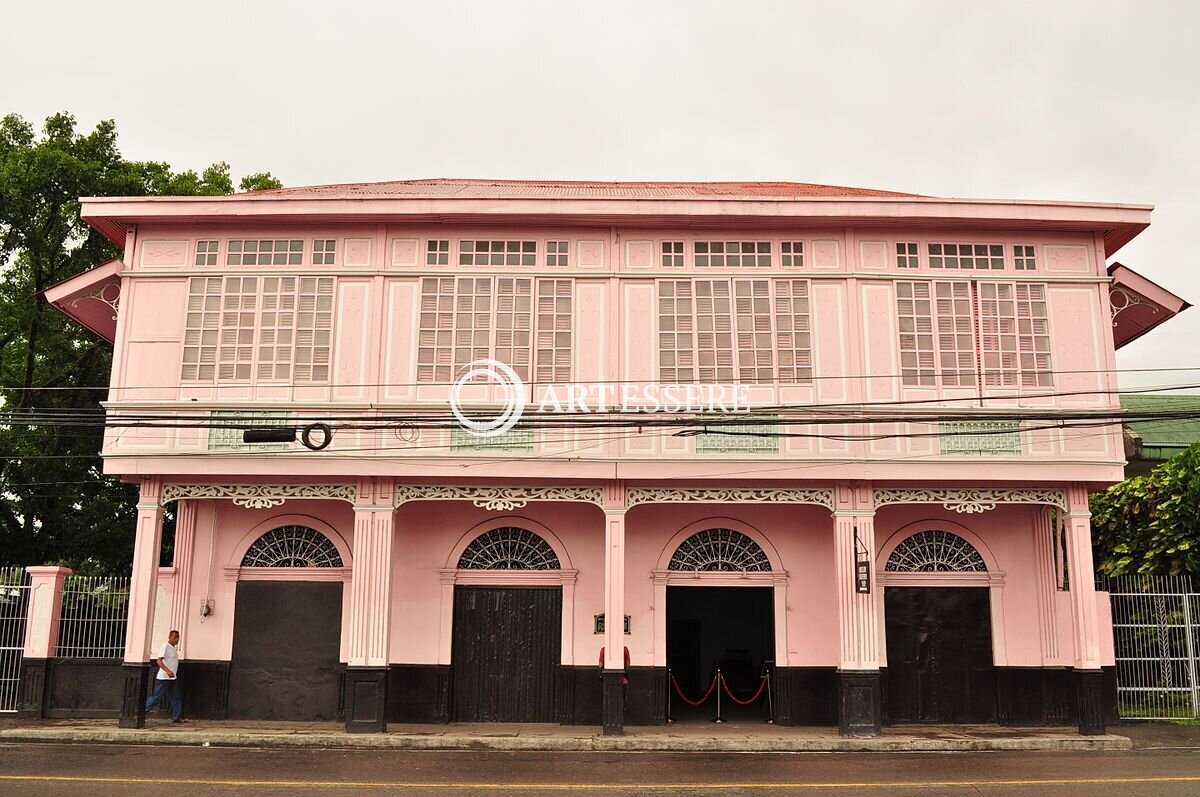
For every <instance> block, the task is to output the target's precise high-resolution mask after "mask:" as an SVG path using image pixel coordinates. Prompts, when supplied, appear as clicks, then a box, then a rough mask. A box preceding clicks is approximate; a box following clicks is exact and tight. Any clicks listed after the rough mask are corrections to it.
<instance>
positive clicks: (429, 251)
mask: <svg viewBox="0 0 1200 797" xmlns="http://www.w3.org/2000/svg"><path fill="white" fill-rule="evenodd" d="M425 264H426V265H429V266H446V265H449V264H450V242H449V241H434V240H430V241H428V242H427V243H426V245H425Z"/></svg>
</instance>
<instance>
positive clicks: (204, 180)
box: [0, 113, 280, 571]
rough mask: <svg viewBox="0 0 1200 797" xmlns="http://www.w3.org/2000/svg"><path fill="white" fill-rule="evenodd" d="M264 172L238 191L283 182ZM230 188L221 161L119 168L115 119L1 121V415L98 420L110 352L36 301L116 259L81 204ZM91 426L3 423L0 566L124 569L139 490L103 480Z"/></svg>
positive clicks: (133, 164) (61, 116) (248, 179)
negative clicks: (85, 124) (84, 128)
mask: <svg viewBox="0 0 1200 797" xmlns="http://www.w3.org/2000/svg"><path fill="white" fill-rule="evenodd" d="M277 187H280V183H279V181H278V180H276V179H275V178H274V177H272V176H271V175H270V174H269V173H265V172H264V173H259V174H253V175H250V176H248V177H246V178H244V179H243V180H242V181H241V188H242V190H260V189H264V188H277ZM232 192H233V179H232V177H231V176H230V169H229V164H227V163H223V162H221V163H215V164H213V165H211V166H209V167H208V168H207V169H205V170H204V171H203V172H201V173H199V174H197V173H196V172H194V171H190V170H189V171H181V172H176V171H173V170H172V169H171V167H170V166H169V165H168V164H166V163H160V162H138V161H129V160H125V159H124V158H123V157H122V156H121V153H120V151H119V150H118V149H117V132H116V125H115V124H114V123H113V122H112V121H111V120H110V121H103V122H100V123H99V124H98V125H96V128H95V129H94V130H92V131H90V132H80V131H78V130H76V123H75V119H74V117H72V116H71V115H70V114H66V113H60V114H56V115H54V116H51V117H50V118H48V119H47V120H46V122H45V124H44V125H43V127H42V129H41V131H40V132H39V131H36V130H35V129H34V127H33V125H31V124H30V123H29V122H27V121H26V120H25V119H23V118H21V117H20V116H17V115H9V116H6V117H4V118H3V119H2V120H0V402H2V403H3V409H4V411H5V412H16V413H20V412H23V411H31V410H34V409H36V410H50V411H52V412H59V413H62V414H64V415H66V416H75V417H77V416H79V415H80V414H81V413H87V412H94V411H96V410H97V408H98V406H99V401H101V400H103V399H104V398H105V395H106V391H105V390H103V389H94V388H95V387H96V386H106V385H107V384H108V379H109V372H110V369H111V365H112V350H111V347H110V344H108V343H107V342H105V341H103V340H100V339H98V338H96V337H95V336H94V335H93V334H92V333H90V332H88V331H87V330H85V329H83V328H82V327H80V326H79V325H78V324H76V323H75V322H73V321H71V320H70V319H68V318H67V317H66V316H64V315H63V314H62V313H59V312H58V311H57V310H55V309H54V308H52V307H49V306H48V305H47V304H46V303H45V302H44V301H42V300H41V298H40V293H41V292H42V291H43V290H45V289H46V288H48V287H50V286H52V285H54V284H55V283H57V282H60V281H62V280H64V279H67V278H68V277H71V276H74V275H75V274H78V273H79V272H81V271H84V270H85V269H87V268H90V267H91V266H93V265H96V264H98V263H102V262H104V261H105V260H108V259H110V258H113V257H118V256H119V255H120V252H118V251H117V249H116V247H114V246H113V245H112V243H111V242H109V241H108V240H107V239H105V238H104V237H103V236H101V235H99V234H98V233H96V232H95V231H94V230H92V229H90V228H89V227H88V226H87V225H86V224H84V223H83V222H82V221H81V220H80V218H79V202H78V199H79V197H85V196H150V195H186V196H193V195H209V196H215V195H220V194H228V193H232ZM100 444H101V430H100V429H99V428H96V427H85V426H73V427H72V426H64V425H43V426H37V427H32V428H27V427H24V426H22V425H20V424H13V425H11V426H0V564H18V565H28V564H41V563H47V562H63V563H66V564H70V565H72V566H76V567H81V568H84V569H88V570H91V571H122V570H127V569H128V567H129V561H130V558H131V555H132V545H133V531H134V520H133V506H134V503H135V502H136V492H135V490H134V489H133V488H132V487H130V486H128V485H123V484H120V483H119V482H117V481H116V480H115V479H111V478H108V477H105V476H104V475H103V473H102V469H101V461H100V458H99V456H98V452H99V450H100Z"/></svg>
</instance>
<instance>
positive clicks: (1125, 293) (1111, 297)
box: [1108, 285, 1161, 327]
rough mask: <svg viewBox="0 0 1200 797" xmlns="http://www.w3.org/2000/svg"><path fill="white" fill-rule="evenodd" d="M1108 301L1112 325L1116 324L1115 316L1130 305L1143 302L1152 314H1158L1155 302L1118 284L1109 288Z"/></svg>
mask: <svg viewBox="0 0 1200 797" xmlns="http://www.w3.org/2000/svg"><path fill="white" fill-rule="evenodd" d="M1108 302H1109V305H1110V306H1111V307H1112V325H1113V326H1114V327H1115V326H1116V325H1117V316H1119V315H1120V314H1121V313H1122V312H1124V311H1125V310H1128V309H1129V308H1130V307H1136V306H1137V305H1140V304H1144V305H1145V306H1146V307H1149V308H1150V312H1151V313H1153V314H1154V315H1158V313H1159V310H1160V309H1161V308H1160V307H1159V306H1158V305H1157V304H1155V303H1154V302H1152V301H1150V300H1149V299H1145V298H1143V297H1142V296H1141V295H1140V294H1137V293H1134V292H1133V291H1130V290H1126V289H1125V288H1123V287H1121V286H1120V285H1114V286H1113V287H1112V288H1110V289H1109V291H1108Z"/></svg>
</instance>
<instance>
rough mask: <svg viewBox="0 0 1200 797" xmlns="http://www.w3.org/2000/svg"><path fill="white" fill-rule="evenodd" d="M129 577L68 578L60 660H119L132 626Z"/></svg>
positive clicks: (60, 634) (59, 627)
mask: <svg viewBox="0 0 1200 797" xmlns="http://www.w3.org/2000/svg"><path fill="white" fill-rule="evenodd" d="M129 581H130V577H129V576H68V577H67V579H66V581H65V582H64V583H63V598H62V612H61V614H60V615H59V625H58V649H57V650H56V652H55V655H56V656H58V657H60V658H84V659H119V658H123V657H124V655H125V627H126V626H127V625H128V623H129Z"/></svg>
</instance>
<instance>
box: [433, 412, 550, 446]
mask: <svg viewBox="0 0 1200 797" xmlns="http://www.w3.org/2000/svg"><path fill="white" fill-rule="evenodd" d="M468 417H470V416H469V415H468ZM488 419H489V418H483V417H481V418H480V420H488ZM450 450H451V451H501V452H506V453H518V454H532V453H533V429H532V428H530V427H522V426H520V425H518V426H515V427H513V428H512V429H509V430H508V431H507V432H505V433H504V434H498V435H494V436H492V437H479V436H478V435H473V434H471V433H470V432H469V431H467V430H466V429H463V428H461V427H459V426H452V427H450Z"/></svg>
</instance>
